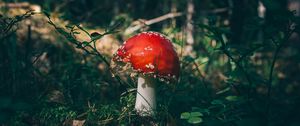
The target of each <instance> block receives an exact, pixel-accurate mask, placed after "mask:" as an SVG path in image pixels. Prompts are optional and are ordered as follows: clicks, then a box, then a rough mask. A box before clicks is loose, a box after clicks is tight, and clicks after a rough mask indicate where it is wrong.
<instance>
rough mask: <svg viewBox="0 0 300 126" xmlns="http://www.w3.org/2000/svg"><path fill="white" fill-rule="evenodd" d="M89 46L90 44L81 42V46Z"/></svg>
mask: <svg viewBox="0 0 300 126" xmlns="http://www.w3.org/2000/svg"><path fill="white" fill-rule="evenodd" d="M89 44H90V43H89V42H87V41H83V42H82V45H83V46H88V45H89Z"/></svg>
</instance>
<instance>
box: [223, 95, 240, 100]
mask: <svg viewBox="0 0 300 126" xmlns="http://www.w3.org/2000/svg"><path fill="white" fill-rule="evenodd" d="M225 99H226V100H228V101H237V100H239V97H238V96H227V97H226V98H225Z"/></svg>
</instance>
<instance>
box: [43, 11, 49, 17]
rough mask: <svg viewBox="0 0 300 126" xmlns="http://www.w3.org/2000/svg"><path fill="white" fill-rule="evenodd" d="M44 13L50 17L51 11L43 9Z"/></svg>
mask: <svg viewBox="0 0 300 126" xmlns="http://www.w3.org/2000/svg"><path fill="white" fill-rule="evenodd" d="M43 13H44V14H45V15H46V16H47V17H48V18H49V17H50V13H49V11H47V10H43Z"/></svg>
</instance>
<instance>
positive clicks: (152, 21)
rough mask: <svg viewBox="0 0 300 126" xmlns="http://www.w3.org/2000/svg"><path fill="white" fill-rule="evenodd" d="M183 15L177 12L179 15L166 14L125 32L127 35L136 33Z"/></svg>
mask: <svg viewBox="0 0 300 126" xmlns="http://www.w3.org/2000/svg"><path fill="white" fill-rule="evenodd" d="M182 15H183V14H182V13H180V12H177V13H168V14H165V15H163V16H159V17H157V18H153V19H150V20H146V21H143V22H140V23H139V24H137V25H135V26H133V27H129V28H127V29H126V30H125V34H131V33H133V32H135V31H137V30H139V29H141V28H143V27H144V26H148V25H152V24H155V23H158V22H161V21H164V20H166V19H169V18H175V17H179V16H182Z"/></svg>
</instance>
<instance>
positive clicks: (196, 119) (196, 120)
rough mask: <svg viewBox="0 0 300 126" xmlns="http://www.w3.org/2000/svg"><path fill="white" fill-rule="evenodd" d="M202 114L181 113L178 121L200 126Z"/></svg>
mask: <svg viewBox="0 0 300 126" xmlns="http://www.w3.org/2000/svg"><path fill="white" fill-rule="evenodd" d="M202 117H203V114H202V113H201V112H196V111H195V112H183V113H181V115H180V119H184V120H186V121H187V122H188V123H190V124H200V123H202V121H203V119H202Z"/></svg>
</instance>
